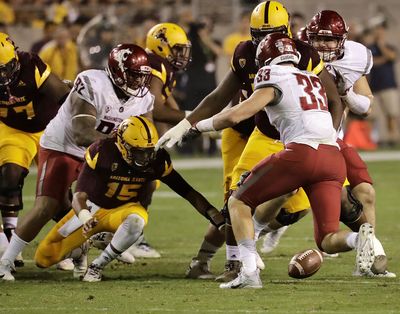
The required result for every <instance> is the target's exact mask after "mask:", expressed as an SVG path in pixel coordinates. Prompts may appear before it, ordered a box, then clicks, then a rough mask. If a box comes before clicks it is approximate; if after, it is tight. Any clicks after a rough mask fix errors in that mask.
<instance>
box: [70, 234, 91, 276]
mask: <svg viewBox="0 0 400 314" xmlns="http://www.w3.org/2000/svg"><path fill="white" fill-rule="evenodd" d="M89 247H90V245H89V242H88V241H86V242H84V243H83V244H82V245H81V246H80V247H79V248H80V249H81V250H82V252H81V255H80V256H79V257H77V258H74V259H73V263H74V273H73V276H74V278H75V279H80V278H82V276H83V275H84V274H85V273H86V270H87V267H88V252H89Z"/></svg>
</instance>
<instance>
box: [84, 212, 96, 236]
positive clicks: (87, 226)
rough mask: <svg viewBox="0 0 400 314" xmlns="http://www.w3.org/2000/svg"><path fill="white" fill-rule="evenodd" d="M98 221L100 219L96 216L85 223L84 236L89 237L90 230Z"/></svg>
mask: <svg viewBox="0 0 400 314" xmlns="http://www.w3.org/2000/svg"><path fill="white" fill-rule="evenodd" d="M97 223H98V220H97V219H96V218H95V217H92V218H90V219H89V220H88V221H86V222H85V223H84V224H83V226H82V233H83V235H84V237H87V234H88V232H89V231H90V230H92V229H93V228H94V227H96V225H97Z"/></svg>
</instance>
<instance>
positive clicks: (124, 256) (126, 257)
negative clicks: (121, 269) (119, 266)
mask: <svg viewBox="0 0 400 314" xmlns="http://www.w3.org/2000/svg"><path fill="white" fill-rule="evenodd" d="M116 259H117V260H118V261H120V262H121V263H125V264H133V263H134V262H135V257H134V256H133V255H132V254H131V253H129V252H128V251H125V252H122V253H121V254H119V255H117V257H116Z"/></svg>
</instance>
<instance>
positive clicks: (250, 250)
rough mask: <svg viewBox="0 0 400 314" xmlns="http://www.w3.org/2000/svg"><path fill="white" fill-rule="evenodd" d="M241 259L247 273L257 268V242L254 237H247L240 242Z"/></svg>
mask: <svg viewBox="0 0 400 314" xmlns="http://www.w3.org/2000/svg"><path fill="white" fill-rule="evenodd" d="M238 244H239V252H240V260H241V261H242V267H243V270H244V272H245V273H247V274H250V273H253V272H255V271H256V270H257V262H256V260H257V255H256V252H257V251H256V242H255V241H254V240H252V239H248V240H247V239H246V240H242V241H239V242H238Z"/></svg>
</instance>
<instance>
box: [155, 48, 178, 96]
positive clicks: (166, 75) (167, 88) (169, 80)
mask: <svg viewBox="0 0 400 314" xmlns="http://www.w3.org/2000/svg"><path fill="white" fill-rule="evenodd" d="M148 55H149V60H150V66H151V68H152V71H151V74H152V75H153V76H155V77H157V78H159V79H160V80H161V81H162V83H163V88H162V91H161V92H162V95H163V98H164V100H166V99H167V98H168V97H169V95H171V93H172V90H173V89H174V88H175V85H176V77H175V70H174V68H173V67H172V66H171V65H170V64H169V62H167V60H165V59H164V58H161V57H160V56H158V55H156V54H155V53H153V52H150V53H148Z"/></svg>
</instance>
